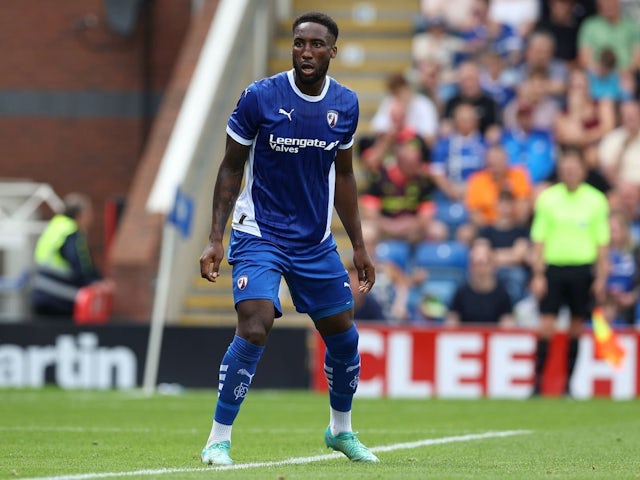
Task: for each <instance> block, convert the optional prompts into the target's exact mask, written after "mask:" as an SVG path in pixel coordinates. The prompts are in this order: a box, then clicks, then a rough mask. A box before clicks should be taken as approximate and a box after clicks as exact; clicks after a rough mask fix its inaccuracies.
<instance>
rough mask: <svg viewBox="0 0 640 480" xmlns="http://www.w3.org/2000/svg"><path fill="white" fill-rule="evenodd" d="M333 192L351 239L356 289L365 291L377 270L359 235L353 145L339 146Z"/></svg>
mask: <svg viewBox="0 0 640 480" xmlns="http://www.w3.org/2000/svg"><path fill="white" fill-rule="evenodd" d="M335 170H336V192H335V208H336V212H338V216H339V217H340V221H341V222H342V225H343V226H344V229H345V230H346V232H347V235H348V236H349V240H351V245H352V247H353V264H354V265H355V267H356V269H357V270H358V279H359V280H360V286H359V290H360V291H361V292H363V293H367V292H368V291H369V290H371V287H373V284H374V283H375V281H376V273H375V267H374V265H373V262H372V261H371V257H369V254H368V253H367V249H366V248H365V245H364V240H363V238H362V225H361V222H360V212H359V209H358V192H357V186H356V178H355V175H354V173H353V147H349V148H347V149H344V150H338V153H337V155H336V160H335Z"/></svg>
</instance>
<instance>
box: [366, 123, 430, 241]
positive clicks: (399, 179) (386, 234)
mask: <svg viewBox="0 0 640 480" xmlns="http://www.w3.org/2000/svg"><path fill="white" fill-rule="evenodd" d="M395 142H396V143H395V146H394V152H395V155H394V157H393V158H392V159H391V160H390V161H389V162H388V163H387V164H385V165H384V166H383V167H382V170H381V172H380V175H379V176H377V178H372V179H371V180H370V182H369V185H368V186H367V187H366V190H365V192H364V194H363V195H361V197H360V204H361V208H362V218H363V220H364V221H365V222H367V223H371V224H373V225H375V228H376V230H377V232H378V234H379V238H380V239H385V238H395V239H401V240H404V241H407V242H410V243H417V242H420V241H422V240H425V239H427V238H431V237H432V235H434V233H433V231H432V226H433V223H434V218H433V217H434V206H433V201H432V200H433V199H432V196H433V192H434V189H435V184H434V183H433V181H432V179H431V178H430V177H429V176H425V175H423V174H422V173H421V168H422V165H423V163H424V159H425V158H428V155H429V152H428V148H427V146H426V145H425V143H424V141H423V140H422V138H421V137H420V136H419V135H417V134H416V133H415V132H414V131H413V130H411V129H405V130H403V131H402V132H400V133H398V134H397V135H396V137H395Z"/></svg>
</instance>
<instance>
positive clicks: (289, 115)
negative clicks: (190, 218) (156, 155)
mask: <svg viewBox="0 0 640 480" xmlns="http://www.w3.org/2000/svg"><path fill="white" fill-rule="evenodd" d="M358 115H359V107H358V98H357V96H356V94H355V93H354V92H353V91H352V90H350V89H348V88H346V87H344V86H343V85H341V84H339V83H338V82H337V81H336V80H335V79H333V78H331V77H329V76H327V77H326V82H325V85H324V87H323V89H322V93H321V94H320V95H318V96H309V95H305V94H304V93H302V92H301V91H300V89H299V88H298V87H297V86H296V85H295V81H294V73H293V70H290V71H288V72H282V73H279V74H277V75H274V76H272V77H269V78H264V79H262V80H259V81H256V82H254V83H253V84H251V85H250V86H249V87H248V88H247V89H246V90H245V91H244V92H243V93H242V95H241V96H240V99H239V100H238V103H237V105H236V108H235V109H234V111H233V113H232V114H231V117H230V118H229V122H228V124H227V133H228V134H229V136H230V137H231V138H233V139H234V140H235V141H237V142H238V143H241V144H243V145H247V146H251V151H250V155H249V159H248V161H247V164H246V166H245V172H244V182H245V183H244V188H243V190H242V192H240V196H239V197H238V200H237V201H236V205H235V210H234V212H233V219H232V228H234V229H236V230H240V231H243V232H246V233H250V234H252V235H256V236H259V237H262V238H265V239H267V240H269V241H272V242H274V243H276V244H278V245H282V246H283V247H288V246H307V245H316V244H319V243H321V242H322V241H323V240H325V239H327V238H328V237H329V235H330V234H331V231H330V226H331V216H332V214H333V201H334V193H335V164H334V162H335V158H336V154H337V151H338V149H347V148H349V147H351V146H352V145H353V141H354V139H353V137H354V134H355V131H356V127H357V124H358Z"/></svg>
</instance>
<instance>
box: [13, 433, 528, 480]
mask: <svg viewBox="0 0 640 480" xmlns="http://www.w3.org/2000/svg"><path fill="white" fill-rule="evenodd" d="M527 433H531V431H530V430H505V431H502V432H485V433H473V434H469V435H458V436H455V437H443V438H428V439H424V440H418V441H415V442H405V443H394V444H392V445H381V446H379V447H372V448H370V450H371V451H372V452H393V451H394V450H409V449H412V448H420V447H427V446H430V445H442V444H445V443H454V442H470V441H472V440H486V439H489V438H503V437H512V436H514V435H524V434H527ZM336 458H344V456H343V455H342V454H341V453H338V452H333V453H329V454H326V455H315V456H312V457H295V458H287V459H285V460H278V461H275V462H253V463H238V464H235V465H222V466H218V467H200V468H161V469H156V470H135V471H130V472H104V473H79V474H74V475H59V476H55V477H34V478H25V479H23V480H93V479H97V478H118V477H133V476H136V475H139V476H144V475H163V474H168V473H191V472H214V471H220V470H247V469H251V468H264V467H280V466H285V465H300V464H305V463H313V462H321V461H323V460H333V459H336Z"/></svg>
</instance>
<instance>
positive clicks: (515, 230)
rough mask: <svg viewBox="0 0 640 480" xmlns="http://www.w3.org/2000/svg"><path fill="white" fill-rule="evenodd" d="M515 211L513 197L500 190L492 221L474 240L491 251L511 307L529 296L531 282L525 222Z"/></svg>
mask: <svg viewBox="0 0 640 480" xmlns="http://www.w3.org/2000/svg"><path fill="white" fill-rule="evenodd" d="M518 208H519V206H518V203H517V202H516V199H515V198H514V196H513V194H512V193H511V192H510V191H509V190H503V191H501V192H500V196H499V198H498V215H497V218H496V220H495V222H493V224H491V225H486V226H485V227H483V228H481V229H480V230H479V232H478V238H477V240H476V241H475V242H476V243H477V242H480V241H486V242H488V243H489V245H490V246H491V248H492V249H493V251H494V257H495V262H496V267H497V272H496V274H497V276H498V280H500V281H501V282H502V283H503V285H504V286H505V287H506V289H507V292H508V293H509V297H510V298H511V302H512V303H513V305H517V304H518V302H520V301H522V300H523V299H524V298H525V297H526V296H527V295H528V285H529V280H530V268H529V260H530V250H531V242H530V240H529V229H528V227H527V226H526V225H527V224H528V221H527V222H523V221H522V218H519V217H520V215H521V214H520V212H518Z"/></svg>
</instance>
